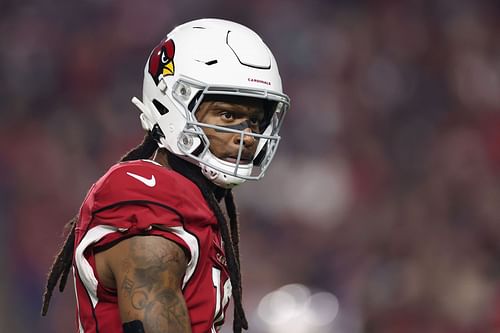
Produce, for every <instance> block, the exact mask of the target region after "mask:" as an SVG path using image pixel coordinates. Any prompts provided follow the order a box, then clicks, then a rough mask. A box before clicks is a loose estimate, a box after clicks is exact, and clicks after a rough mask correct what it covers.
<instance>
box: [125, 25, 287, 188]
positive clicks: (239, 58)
mask: <svg viewBox="0 0 500 333" xmlns="http://www.w3.org/2000/svg"><path fill="white" fill-rule="evenodd" d="M208 95H210V98H211V99H214V97H215V98H216V96H217V95H222V96H244V97H253V98H259V99H264V100H266V101H267V102H266V105H268V106H270V110H269V112H267V114H268V115H267V117H266V121H265V124H266V125H267V126H265V128H263V129H262V131H261V133H249V132H247V131H244V130H239V129H233V128H226V127H222V126H216V125H210V124H206V123H201V122H199V121H198V120H197V118H196V112H197V110H198V107H199V105H200V104H201V102H202V101H203V99H204V98H206V97H207V96H208ZM214 95H215V96H214ZM132 102H133V103H134V104H135V105H137V107H138V108H139V109H140V110H141V111H142V114H141V116H140V118H141V122H142V126H143V128H144V129H145V130H148V131H153V132H156V133H159V136H158V138H159V143H158V145H159V146H160V147H164V148H166V149H168V150H169V151H170V152H172V153H174V154H176V155H178V156H179V157H181V158H183V159H185V160H187V161H189V162H191V163H193V164H195V165H198V166H200V168H201V170H202V172H203V174H204V175H205V177H207V178H208V179H209V180H211V181H212V182H213V183H215V184H216V185H218V186H221V187H224V188H231V187H234V186H236V185H239V184H241V183H243V182H244V181H245V180H247V179H252V180H257V179H260V178H262V177H263V176H264V172H265V171H266V169H267V167H268V166H269V164H270V162H271V160H272V159H273V157H274V154H275V153H276V149H277V147H278V143H279V141H280V136H279V135H278V133H279V130H280V127H281V124H282V121H283V118H284V116H285V114H286V112H287V110H288V108H289V104H290V100H289V98H288V96H286V95H285V94H283V91H282V85H281V78H280V75H279V72H278V66H277V64H276V60H275V59H274V56H273V55H272V53H271V51H270V50H269V48H268V47H267V46H266V45H265V44H264V42H263V41H262V39H261V38H260V37H259V36H258V35H257V34H256V33H255V32H253V31H252V30H250V29H249V28H247V27H245V26H243V25H240V24H237V23H234V22H230V21H226V20H220V19H200V20H195V21H191V22H188V23H185V24H183V25H181V26H178V27H177V28H175V29H174V30H172V31H171V32H170V33H169V34H168V35H167V37H166V38H165V39H164V40H163V41H161V43H160V44H158V46H156V48H155V49H154V50H153V51H152V53H151V54H150V56H149V59H148V61H147V63H146V66H145V68H144V85H143V100H142V102H141V101H139V100H138V99H137V98H135V97H134V98H133V99H132ZM203 128H214V129H216V130H217V131H223V132H232V133H237V134H239V135H241V140H240V142H241V143H240V148H239V153H238V158H237V159H236V162H235V163H231V162H228V161H225V160H222V159H219V158H218V157H217V156H215V155H214V154H213V153H212V152H211V151H210V142H209V140H208V138H207V136H206V135H205V133H204V131H203ZM244 135H250V136H253V137H254V138H255V139H257V140H258V141H259V143H258V147H257V151H256V153H255V155H254V158H253V163H251V164H248V163H240V158H241V152H242V150H243V137H244Z"/></svg>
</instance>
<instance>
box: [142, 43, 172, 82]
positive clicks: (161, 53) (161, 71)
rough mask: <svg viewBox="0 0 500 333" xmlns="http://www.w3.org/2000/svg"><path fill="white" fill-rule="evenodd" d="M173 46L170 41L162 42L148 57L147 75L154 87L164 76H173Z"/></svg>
mask: <svg viewBox="0 0 500 333" xmlns="http://www.w3.org/2000/svg"><path fill="white" fill-rule="evenodd" d="M174 54H175V44H174V41H173V40H171V39H167V40H162V41H161V43H160V44H158V45H157V46H156V47H155V48H154V50H153V52H151V56H150V57H149V69H148V71H149V74H151V76H152V77H153V80H154V81H155V83H156V85H158V83H159V82H160V79H161V78H162V77H164V76H169V75H174V72H175V67H174Z"/></svg>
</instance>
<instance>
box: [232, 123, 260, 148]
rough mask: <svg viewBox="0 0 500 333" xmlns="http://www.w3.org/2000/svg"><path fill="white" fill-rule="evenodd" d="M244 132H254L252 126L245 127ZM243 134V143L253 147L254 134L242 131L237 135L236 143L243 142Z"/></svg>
mask: <svg viewBox="0 0 500 333" xmlns="http://www.w3.org/2000/svg"><path fill="white" fill-rule="evenodd" d="M243 132H245V133H252V130H251V129H250V128H248V127H247V128H245V129H244V130H243ZM242 136H243V145H244V146H245V147H247V148H248V147H251V146H252V145H253V144H255V137H254V136H253V135H246V134H243V135H242V134H241V133H238V134H236V135H235V143H236V144H238V145H239V144H241V138H242Z"/></svg>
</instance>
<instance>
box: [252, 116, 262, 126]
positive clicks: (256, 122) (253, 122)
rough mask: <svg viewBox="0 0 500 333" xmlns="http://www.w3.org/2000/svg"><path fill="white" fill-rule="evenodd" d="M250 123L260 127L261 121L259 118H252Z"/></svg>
mask: <svg viewBox="0 0 500 333" xmlns="http://www.w3.org/2000/svg"><path fill="white" fill-rule="evenodd" d="M250 123H251V124H252V125H259V123H260V120H259V118H257V117H252V118H250Z"/></svg>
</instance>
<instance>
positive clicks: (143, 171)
mask: <svg viewBox="0 0 500 333" xmlns="http://www.w3.org/2000/svg"><path fill="white" fill-rule="evenodd" d="M198 192H199V190H198V188H197V187H196V185H195V184H194V183H192V182H191V181H189V180H188V179H187V178H185V177H183V176H182V175H180V174H179V173H177V172H175V171H172V170H169V169H167V168H165V167H163V166H161V165H159V164H157V163H155V162H153V161H147V160H138V161H130V162H121V163H118V164H116V165H114V166H113V167H112V168H111V169H110V170H109V171H108V172H107V173H106V174H105V175H104V176H103V177H102V178H101V179H100V180H99V181H98V182H97V183H96V185H95V187H94V205H93V211H94V212H95V211H99V210H102V209H105V208H107V207H110V206H113V205H116V204H120V203H126V202H155V203H161V204H164V205H169V206H177V205H178V204H179V202H183V201H185V200H186V199H187V198H186V196H193V193H198Z"/></svg>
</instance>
